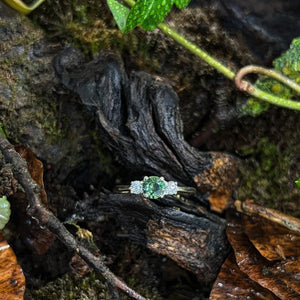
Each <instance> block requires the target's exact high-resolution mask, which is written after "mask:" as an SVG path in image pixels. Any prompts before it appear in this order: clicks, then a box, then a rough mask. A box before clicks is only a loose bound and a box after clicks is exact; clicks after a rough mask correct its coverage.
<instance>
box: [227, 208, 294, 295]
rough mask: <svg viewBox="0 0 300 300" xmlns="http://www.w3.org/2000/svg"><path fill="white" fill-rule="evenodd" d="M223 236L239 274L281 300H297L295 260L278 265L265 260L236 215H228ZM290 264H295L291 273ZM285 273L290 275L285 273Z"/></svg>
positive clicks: (278, 263) (291, 259) (288, 260)
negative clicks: (233, 256) (232, 252)
mask: <svg viewBox="0 0 300 300" xmlns="http://www.w3.org/2000/svg"><path fill="white" fill-rule="evenodd" d="M226 233H227V237H228V240H229V242H230V244H231V246H232V248H233V250H234V253H235V258H236V262H237V265H238V266H239V268H240V270H241V271H242V272H244V273H246V274H247V275H248V276H249V278H250V279H252V280H253V281H255V282H257V283H258V284H259V285H261V286H263V287H264V288H266V289H268V290H270V291H271V292H272V293H274V294H275V295H276V296H277V297H279V298H280V299H283V300H284V299H286V300H291V299H300V294H299V292H298V288H296V287H298V286H300V276H299V275H298V276H296V275H295V270H296V269H298V270H300V264H298V263H299V261H298V259H296V260H295V259H294V258H290V259H287V260H284V261H280V262H271V261H269V260H267V259H266V258H264V257H263V256H262V255H261V254H260V253H259V251H258V250H256V248H255V247H254V246H253V244H252V243H251V242H250V241H249V239H248V237H247V235H246V234H245V233H244V230H243V226H242V221H241V218H240V217H239V216H238V215H237V214H233V213H231V214H229V215H228V227H227V230H226ZM292 263H294V264H295V268H293V269H292V270H291V269H289V268H288V266H290V264H292ZM276 270H277V271H276ZM275 271H276V272H275ZM288 271H290V273H289V274H286V272H288ZM287 278H290V279H291V281H289V280H287Z"/></svg>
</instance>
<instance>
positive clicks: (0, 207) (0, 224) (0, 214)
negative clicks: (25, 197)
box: [0, 196, 10, 229]
mask: <svg viewBox="0 0 300 300" xmlns="http://www.w3.org/2000/svg"><path fill="white" fill-rule="evenodd" d="M9 218H10V203H9V202H8V201H7V199H6V196H3V197H1V198H0V229H3V228H4V227H5V225H6V224H7V222H8V221H9Z"/></svg>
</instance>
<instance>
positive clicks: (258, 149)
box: [237, 138, 300, 216]
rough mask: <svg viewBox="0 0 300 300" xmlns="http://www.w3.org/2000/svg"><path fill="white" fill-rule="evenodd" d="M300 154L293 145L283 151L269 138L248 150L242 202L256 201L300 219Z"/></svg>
mask: <svg viewBox="0 0 300 300" xmlns="http://www.w3.org/2000/svg"><path fill="white" fill-rule="evenodd" d="M299 150H300V146H299V145H298V146H295V145H291V144H290V145H288V146H286V147H285V149H284V150H281V149H280V148H279V146H276V145H274V144H272V143H270V142H269V141H268V139H267V138H263V139H261V140H260V141H259V142H258V144H257V145H256V146H255V147H254V148H249V147H246V148H244V149H243V150H242V153H243V155H245V156H248V158H246V159H245V160H244V163H243V164H242V167H241V169H240V173H241V174H240V187H239V189H238V192H237V196H238V198H239V199H252V200H254V201H256V202H258V203H260V204H262V205H264V206H267V207H271V208H276V209H279V210H281V211H283V212H286V213H289V214H293V215H294V216H300V210H299V202H300V200H299V199H300V189H299V188H297V186H296V184H295V180H296V179H297V178H298V177H299V175H300V174H297V170H296V169H295V157H296V155H295V153H299ZM298 172H299V171H298Z"/></svg>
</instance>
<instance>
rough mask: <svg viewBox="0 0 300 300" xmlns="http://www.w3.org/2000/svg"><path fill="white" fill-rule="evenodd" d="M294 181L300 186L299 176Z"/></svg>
mask: <svg viewBox="0 0 300 300" xmlns="http://www.w3.org/2000/svg"><path fill="white" fill-rule="evenodd" d="M295 183H296V184H297V185H298V186H299V187H300V178H299V179H298V180H296V181H295Z"/></svg>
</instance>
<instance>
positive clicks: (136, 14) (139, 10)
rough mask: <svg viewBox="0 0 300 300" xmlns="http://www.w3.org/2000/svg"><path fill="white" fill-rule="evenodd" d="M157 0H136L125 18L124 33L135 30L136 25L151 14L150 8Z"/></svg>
mask: <svg viewBox="0 0 300 300" xmlns="http://www.w3.org/2000/svg"><path fill="white" fill-rule="evenodd" d="M156 1H157V0H138V1H136V3H135V5H134V6H133V8H132V9H131V10H130V13H129V15H128V18H127V22H126V27H125V29H124V32H128V31H129V30H131V29H133V28H135V27H136V26H137V25H140V24H142V23H143V22H144V21H145V20H146V18H147V17H148V15H149V14H150V13H151V10H152V6H153V4H154V3H155V2H156Z"/></svg>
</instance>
